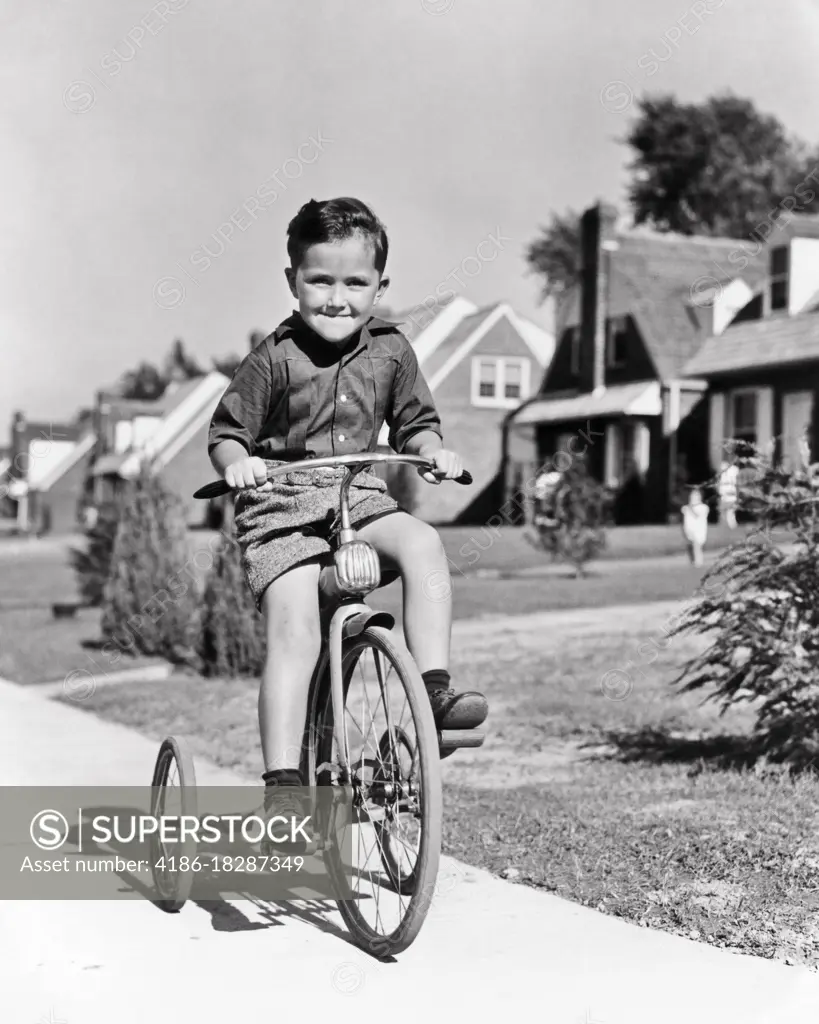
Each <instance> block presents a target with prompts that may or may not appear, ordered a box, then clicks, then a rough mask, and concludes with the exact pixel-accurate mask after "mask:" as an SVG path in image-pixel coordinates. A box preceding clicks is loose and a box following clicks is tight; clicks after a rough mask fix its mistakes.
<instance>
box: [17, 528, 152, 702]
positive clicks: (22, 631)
mask: <svg viewBox="0 0 819 1024" xmlns="http://www.w3.org/2000/svg"><path fill="white" fill-rule="evenodd" d="M76 599H77V592H76V585H75V581H74V573H73V570H72V569H71V566H70V564H69V561H68V555H67V551H66V548H65V547H64V546H56V545H55V546H52V545H48V546H45V545H44V546H43V547H42V548H41V547H38V546H37V544H36V542H32V544H31V546H30V547H29V548H28V549H27V550H25V551H18V552H17V553H14V554H3V553H2V550H0V677H3V678H5V679H11V680H13V681H14V682H17V683H38V682H53V681H55V680H58V679H64V678H65V677H66V676H67V675H68V674H69V673H71V672H90V673H91V674H92V675H95V676H97V677H99V678H102V677H104V676H105V674H106V673H109V672H116V671H119V670H120V669H123V668H137V667H140V666H142V665H153V664H157V659H156V658H132V657H129V656H127V655H126V654H124V653H122V652H114V653H113V654H110V655H108V654H103V653H102V652H101V651H100V650H99V649H98V648H95V647H94V646H83V645H84V644H90V645H93V644H94V643H95V642H96V641H98V640H99V636H100V631H99V611H97V610H95V609H93V608H81V609H79V611H78V612H77V614H76V616H75V617H74V618H71V619H55V618H54V617H53V615H52V612H51V605H52V603H53V602H55V601H74V600H76Z"/></svg>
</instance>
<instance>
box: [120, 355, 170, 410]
mask: <svg viewBox="0 0 819 1024" xmlns="http://www.w3.org/2000/svg"><path fill="white" fill-rule="evenodd" d="M167 386H168V382H167V380H166V379H165V377H163V375H162V373H161V371H160V370H158V369H157V367H156V366H154V365H153V363H144V362H143V363H140V364H139V366H138V367H137V368H136V369H135V370H128V371H127V372H126V373H124V374H123V375H122V377H121V378H120V382H119V387H118V391H119V393H120V395H122V397H123V398H133V399H138V400H140V401H143V402H153V401H156V399H157V398H161V397H162V396H163V394H164V393H165V388H166V387H167Z"/></svg>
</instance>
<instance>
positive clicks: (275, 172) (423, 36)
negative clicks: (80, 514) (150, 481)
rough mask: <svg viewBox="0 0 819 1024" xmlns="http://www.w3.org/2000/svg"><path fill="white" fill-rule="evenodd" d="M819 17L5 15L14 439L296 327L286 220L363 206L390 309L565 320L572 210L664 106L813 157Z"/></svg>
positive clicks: (329, 1) (5, 264)
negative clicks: (17, 413) (531, 266)
mask: <svg viewBox="0 0 819 1024" xmlns="http://www.w3.org/2000/svg"><path fill="white" fill-rule="evenodd" d="M817 48H819V4H817V2H816V0H781V2H779V3H778V4H776V5H774V4H771V3H770V2H769V0H701V2H700V3H695V2H691V0H682V2H676V0H620V2H618V3H616V4H612V3H609V2H606V0H549V3H543V0H503V3H501V2H500V0H309V2H305V0H277V2H276V3H274V4H271V3H270V2H269V0H245V2H243V3H240V4H236V5H228V4H225V3H223V2H222V0H159V2H155V3H153V5H151V3H149V2H147V0H118V3H116V4H110V3H108V2H106V0H84V2H83V4H81V5H77V4H69V3H66V2H64V0H41V2H40V3H38V4H36V5H23V4H13V3H12V2H11V0H3V2H2V3H0V79H1V80H2V88H0V138H2V157H1V158H0V196H1V197H2V199H0V260H1V261H2V273H0V355H2V364H1V365H2V372H1V373H0V444H2V443H4V441H5V438H6V435H7V434H8V429H9V426H8V425H9V423H10V420H11V415H12V412H13V411H14V410H16V409H21V410H23V411H24V412H25V413H26V415H27V416H28V417H29V418H30V419H37V420H45V421H50V422H59V421H61V420H66V419H70V418H73V417H74V416H75V414H76V413H77V411H78V409H79V408H80V407H82V406H90V405H92V404H93V402H94V393H95V391H96V390H97V389H99V388H103V387H109V386H111V385H113V384H114V383H115V382H116V380H117V379H118V377H119V376H120V375H121V374H122V373H123V372H124V371H125V370H127V369H129V368H132V367H134V366H135V365H137V364H138V363H139V362H140V361H141V360H148V361H156V362H158V361H160V360H161V359H162V358H163V356H164V355H165V353H166V352H167V351H168V349H169V347H170V345H171V343H172V341H173V340H174V339H175V338H182V339H183V340H184V341H185V343H186V345H187V346H188V347H189V349H190V350H191V351H192V352H193V353H194V354H195V355H196V356H197V357H198V358H199V360H200V362H202V363H203V364H205V365H207V364H209V362H210V359H211V358H212V357H214V356H225V355H228V354H230V353H244V352H245V351H246V350H247V345H248V341H247V339H248V335H249V333H250V332H251V331H252V330H255V329H258V330H263V331H264V332H265V333H267V332H269V331H271V330H273V328H274V327H275V326H276V325H277V324H278V323H279V322H280V321H281V320H282V319H284V318H285V317H286V316H288V315H289V314H290V312H291V310H292V308H293V300H292V298H291V296H290V294H289V292H288V290H287V288H286V284H285V279H284V266H285V261H286V248H285V242H286V228H287V224H288V222H289V221H290V219H291V218H292V217H293V215H294V214H295V213H296V211H297V210H298V208H299V206H300V205H301V204H302V203H303V202H305V201H306V200H308V199H311V198H316V199H321V198H327V197H329V196H332V195H355V196H358V197H360V198H361V199H363V200H365V201H366V202H368V203H370V204H371V205H372V206H373V208H374V209H375V211H376V213H377V214H378V215H379V216H380V218H381V219H382V220H383V221H384V223H385V224H386V226H387V229H388V231H389V236H390V257H389V263H388V272H389V275H390V278H391V286H390V289H389V291H388V293H387V295H386V297H385V300H384V302H385V305H388V306H389V307H390V308H391V309H406V308H408V307H411V306H414V305H416V304H417V303H420V302H423V300H424V298H425V297H426V296H428V295H432V294H434V293H435V292H436V289H437V291H438V294H439V295H441V294H447V293H448V292H450V291H454V292H456V293H458V294H462V295H464V296H466V297H467V298H469V299H470V300H472V301H473V302H475V303H477V304H478V305H488V304H490V303H494V302H497V301H499V300H507V301H509V302H510V303H512V305H513V306H514V307H515V308H516V309H517V310H518V311H519V312H520V313H522V314H523V315H525V316H528V317H530V318H531V319H533V320H535V321H536V322H538V323H540V324H542V325H543V326H546V327H548V326H549V316H548V310H547V308H546V307H544V306H542V305H541V304H540V301H539V298H540V284H539V282H538V280H537V278H535V277H533V276H532V275H530V274H529V273H528V271H527V267H526V264H525V260H524V252H525V250H526V247H527V245H528V244H529V243H530V242H531V241H532V240H533V238H535V237H536V236H537V233H538V228H539V226H540V225H542V224H545V223H546V222H547V221H548V219H549V215H550V213H551V212H552V211H561V212H562V211H565V210H566V209H568V208H574V209H582V208H584V207H586V206H588V205H590V204H592V203H593V202H595V201H596V200H597V199H605V200H608V201H611V202H614V203H616V204H618V205H619V206H620V207H621V208H623V207H624V205H625V202H624V194H625V192H624V189H625V182H626V180H627V174H626V165H627V163H628V159H629V154H628V150H627V149H626V147H624V146H623V145H622V143H621V142H620V141H619V140H621V139H622V138H623V136H624V134H625V133H626V131H627V128H628V124H629V119H630V117H631V116H632V115H633V112H634V100H635V98H638V97H639V96H640V95H643V94H645V93H657V92H673V93H674V94H676V95H677V96H678V97H679V98H681V99H682V100H686V101H700V100H703V99H705V98H706V97H707V96H709V95H712V94H714V93H715V92H723V91H726V90H728V89H730V90H731V91H733V92H734V93H736V94H738V95H742V96H748V97H750V98H752V99H753V100H754V101H755V102H756V104H757V105H758V106H759V107H760V109H762V110H763V111H766V112H769V113H772V114H775V115H776V116H778V117H779V118H780V119H781V120H782V121H783V122H784V123H785V124H786V126H787V127H788V129H790V130H791V131H792V132H794V133H795V134H797V135H800V136H802V137H803V138H804V139H806V140H808V141H810V142H813V143H816V142H819V126H817V123H816V119H815V114H814V111H813V109H812V105H811V104H810V103H809V102H806V101H805V98H806V97H810V96H815V95H816V94H817V92H819V62H817V61H816V59H815V55H816V52H817Z"/></svg>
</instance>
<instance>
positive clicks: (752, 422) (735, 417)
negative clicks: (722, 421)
mask: <svg viewBox="0 0 819 1024" xmlns="http://www.w3.org/2000/svg"><path fill="white" fill-rule="evenodd" d="M729 411H730V423H729V427H730V434H731V437H732V438H733V439H734V440H735V441H744V442H746V444H756V439H757V394H756V391H754V390H750V389H748V390H743V391H734V392H733V393H732V394H731V398H730V406H729Z"/></svg>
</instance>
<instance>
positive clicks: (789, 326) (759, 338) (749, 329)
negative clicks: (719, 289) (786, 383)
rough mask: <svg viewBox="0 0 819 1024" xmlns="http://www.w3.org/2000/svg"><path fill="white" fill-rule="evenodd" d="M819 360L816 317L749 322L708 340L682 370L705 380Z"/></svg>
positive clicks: (818, 317) (818, 321)
mask: <svg viewBox="0 0 819 1024" xmlns="http://www.w3.org/2000/svg"><path fill="white" fill-rule="evenodd" d="M817 359H819V313H817V312H810V313H798V314H797V315H796V316H783V317H773V318H766V319H764V320H749V321H747V322H745V323H741V324H737V325H736V326H734V327H729V328H728V329H727V330H726V331H724V332H723V333H722V334H719V335H716V336H714V337H711V338H708V339H707V340H706V342H705V343H704V344H703V346H702V347H701V348H700V350H699V351H698V352H697V353H696V355H695V356H694V357H693V358H692V359H691V360H690V361H689V362H688V364H687V365H686V367H685V374H686V376H688V377H709V376H713V375H715V374H720V373H732V372H737V371H741V370H749V369H755V368H761V367H772V366H782V365H787V364H789V363H801V362H805V361H806V360H817Z"/></svg>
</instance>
